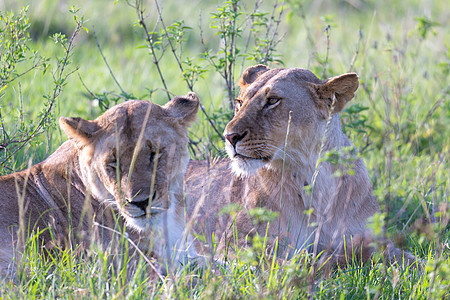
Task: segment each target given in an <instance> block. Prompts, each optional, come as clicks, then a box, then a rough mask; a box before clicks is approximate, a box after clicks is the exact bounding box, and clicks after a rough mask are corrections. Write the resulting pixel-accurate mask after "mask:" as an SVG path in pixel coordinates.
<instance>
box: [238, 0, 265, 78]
mask: <svg viewBox="0 0 450 300" xmlns="http://www.w3.org/2000/svg"><path fill="white" fill-rule="evenodd" d="M261 3H262V0H258V1H255V7H254V9H253V12H252V13H251V14H250V15H249V17H248V18H247V20H250V24H251V25H250V29H249V30H248V36H247V41H246V42H245V47H244V52H243V53H247V51H248V47H249V45H250V39H251V37H252V31H253V27H254V25H255V23H254V14H255V13H256V12H257V11H258V8H259V6H260V5H261ZM244 63H245V58H244V59H243V60H242V64H241V74H242V72H244Z"/></svg>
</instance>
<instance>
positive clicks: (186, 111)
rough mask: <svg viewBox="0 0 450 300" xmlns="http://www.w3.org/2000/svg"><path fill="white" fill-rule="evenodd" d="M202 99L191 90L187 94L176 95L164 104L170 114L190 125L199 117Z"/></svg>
mask: <svg viewBox="0 0 450 300" xmlns="http://www.w3.org/2000/svg"><path fill="white" fill-rule="evenodd" d="M199 104H200V101H199V99H198V97H197V95H196V94H195V93H193V92H189V93H188V94H187V95H186V96H176V97H175V98H173V99H172V100H170V101H169V102H167V103H166V105H164V106H163V108H164V109H166V110H167V111H168V112H169V115H170V116H171V117H173V118H175V119H176V120H177V121H179V122H180V123H181V124H183V125H189V124H190V123H192V122H194V121H195V119H196V118H197V111H198V106H199Z"/></svg>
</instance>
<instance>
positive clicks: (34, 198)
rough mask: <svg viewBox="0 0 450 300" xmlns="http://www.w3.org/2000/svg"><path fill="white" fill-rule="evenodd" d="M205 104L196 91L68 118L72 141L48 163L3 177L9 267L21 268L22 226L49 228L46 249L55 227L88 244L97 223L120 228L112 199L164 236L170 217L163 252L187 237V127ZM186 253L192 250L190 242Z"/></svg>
mask: <svg viewBox="0 0 450 300" xmlns="http://www.w3.org/2000/svg"><path fill="white" fill-rule="evenodd" d="M198 105H199V101H198V98H197V96H196V95H195V94H194V93H189V94H188V95H186V96H184V97H176V98H174V99H173V100H171V101H170V102H169V103H167V104H166V105H165V106H159V105H156V104H152V103H151V102H148V101H128V102H124V103H122V104H119V105H117V106H114V107H112V108H111V109H109V110H108V111H106V112H105V113H104V114H103V115H101V116H100V117H98V118H97V119H95V120H93V121H87V120H84V119H81V118H63V117H62V118H61V119H60V125H61V128H62V129H63V130H64V131H65V132H66V134H67V135H68V136H69V140H68V141H66V142H65V143H63V144H62V145H61V146H60V147H59V148H58V149H57V150H56V151H55V152H54V153H53V154H52V155H51V156H49V157H48V158H47V159H46V160H45V161H43V162H41V163H39V164H37V165H35V166H32V167H31V168H29V169H27V170H24V171H21V172H17V173H13V174H10V175H6V176H2V177H0V191H1V192H0V268H1V271H2V273H3V274H5V273H7V270H8V268H10V270H11V269H12V270H13V269H14V267H12V263H11V262H12V260H13V257H14V256H16V254H18V253H19V252H20V251H19V252H15V251H14V250H13V248H15V247H16V245H17V240H18V238H20V235H18V234H17V232H18V229H19V227H20V226H22V230H23V231H22V232H23V233H25V234H24V236H23V237H24V239H26V238H27V236H28V235H29V234H30V233H32V232H36V230H37V229H40V230H42V229H45V231H44V232H43V233H42V234H40V238H41V243H42V245H44V246H45V247H46V246H48V244H49V242H53V241H54V239H52V238H51V236H50V230H51V231H53V233H54V235H55V236H56V237H58V238H61V239H62V241H65V242H68V241H69V238H68V237H69V234H70V233H71V232H72V234H71V236H72V237H75V240H76V241H77V242H82V241H83V240H86V239H89V236H90V234H91V231H92V229H93V228H94V226H93V221H96V222H99V223H101V224H104V225H106V226H114V218H113V216H112V215H110V217H109V222H106V221H105V220H104V219H105V211H108V209H105V208H106V207H108V206H111V204H112V205H113V206H115V207H116V208H118V211H119V212H120V214H121V215H122V216H123V217H124V219H125V221H126V223H127V224H128V225H129V227H131V228H133V229H134V230H137V231H146V230H147V229H152V232H153V233H154V234H155V235H161V234H162V225H161V224H162V221H163V220H164V219H167V222H168V225H169V226H170V227H169V228H170V230H169V236H168V240H167V241H165V240H164V239H165V237H167V235H164V236H155V247H156V251H161V250H162V249H163V248H164V246H167V245H168V246H169V247H172V246H175V244H176V243H182V242H183V241H179V239H180V238H181V235H182V234H183V232H184V216H183V209H180V208H179V207H180V205H181V206H182V204H183V202H182V197H183V174H184V172H185V170H186V166H187V163H188V160H189V153H188V150H187V143H188V137H187V125H189V123H191V122H192V121H193V120H194V119H195V116H196V113H197V109H198ZM140 135H142V138H140ZM117 146H118V147H117ZM133 160H134V161H133ZM132 161H133V163H134V168H131V167H130V166H131V165H132ZM118 174H119V178H120V180H118V177H117V175H118ZM18 195H20V197H18ZM146 200H147V201H148V200H150V201H152V202H151V207H150V205H148V206H147V207H146V208H145V205H135V204H133V203H139V202H140V203H141V204H142V203H145V201H146ZM142 201H144V202H142ZM109 211H110V210H109ZM94 216H95V219H94ZM20 224H22V225H20ZM70 229H72V231H71V230H70ZM155 229H156V230H155ZM130 233H132V232H130ZM105 239H106V241H104V242H106V243H108V238H107V237H105ZM158 247H159V248H158ZM171 250H173V249H172V248H171V249H170V251H171ZM183 251H185V252H186V253H185V254H186V255H187V254H188V253H187V248H186V247H185V248H184V250H183ZM191 252H192V251H191ZM11 267H12V268H11Z"/></svg>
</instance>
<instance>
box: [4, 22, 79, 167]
mask: <svg viewBox="0 0 450 300" xmlns="http://www.w3.org/2000/svg"><path fill="white" fill-rule="evenodd" d="M81 28H82V24H81V23H79V22H78V23H77V27H76V28H75V31H74V32H73V34H72V36H71V38H70V40H69V44H68V46H66V45H64V44H63V45H62V46H63V48H64V49H65V56H64V59H63V60H62V61H61V62H60V64H59V66H58V68H59V72H58V71H56V72H55V73H56V75H57V76H56V77H55V74H53V78H54V80H55V87H54V89H53V95H52V97H51V99H50V101H49V106H48V107H47V109H46V111H45V114H44V116H43V117H41V119H40V122H39V124H38V125H37V126H36V127H35V128H34V129H33V130H32V131H31V132H30V134H29V135H28V136H27V138H26V139H24V140H22V141H21V142H20V143H22V144H21V145H20V146H18V147H17V148H16V149H15V150H14V151H13V152H12V153H10V154H9V155H8V156H7V157H6V158H5V159H3V160H2V161H1V162H0V165H4V164H5V163H6V162H7V161H8V160H9V159H10V158H11V157H12V156H14V155H15V154H16V153H17V152H18V151H19V150H20V149H22V148H23V147H24V146H25V145H26V144H27V143H28V142H29V141H30V140H31V139H33V138H34V137H35V136H37V135H38V134H41V130H42V128H43V127H44V125H45V123H46V122H47V121H48V116H49V115H50V112H51V111H52V109H53V105H54V104H55V102H56V99H57V98H58V96H59V94H60V93H61V91H62V87H63V85H64V82H65V81H66V79H67V78H68V77H69V76H70V75H71V74H73V73H74V72H76V71H77V70H78V68H75V69H74V70H72V71H71V72H69V73H67V74H66V75H64V76H63V73H64V70H65V68H66V66H67V65H68V64H69V58H70V55H71V51H72V50H73V48H74V47H75V45H74V44H73V42H74V40H75V37H76V36H77V35H78V33H79V32H80V30H81Z"/></svg>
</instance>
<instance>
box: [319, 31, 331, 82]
mask: <svg viewBox="0 0 450 300" xmlns="http://www.w3.org/2000/svg"><path fill="white" fill-rule="evenodd" d="M324 31H325V32H326V33H327V55H326V56H325V62H324V65H323V69H322V76H320V78H322V79H323V77H324V76H325V71H326V69H327V65H328V54H329V53H330V31H331V26H330V25H327V27H325V30H324Z"/></svg>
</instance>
